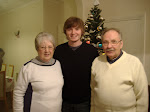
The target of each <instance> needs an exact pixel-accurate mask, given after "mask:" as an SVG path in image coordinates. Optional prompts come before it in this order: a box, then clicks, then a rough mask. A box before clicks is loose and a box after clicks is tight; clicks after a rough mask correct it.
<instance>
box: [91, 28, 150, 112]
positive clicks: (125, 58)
mask: <svg viewBox="0 0 150 112" xmlns="http://www.w3.org/2000/svg"><path fill="white" fill-rule="evenodd" d="M102 45H103V50H104V52H105V55H102V56H99V57H97V58H96V59H95V60H94V61H93V64H92V78H91V88H92V100H91V101H92V103H91V104H92V106H91V109H92V110H94V112H148V83H147V77H146V74H145V71H144V68H143V65H142V63H141V62H140V61H139V59H138V58H137V57H135V56H133V55H130V54H128V53H126V52H125V51H123V50H121V49H122V47H123V41H122V39H121V33H120V31H119V30H118V29H116V28H109V29H105V31H104V32H103V34H102Z"/></svg>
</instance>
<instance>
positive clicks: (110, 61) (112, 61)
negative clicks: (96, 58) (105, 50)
mask: <svg viewBox="0 0 150 112" xmlns="http://www.w3.org/2000/svg"><path fill="white" fill-rule="evenodd" d="M122 54H123V52H122V50H121V52H120V55H119V56H118V57H117V58H115V59H113V60H110V59H109V58H108V56H107V61H108V62H109V63H110V64H112V63H114V62H115V61H117V60H118V59H119V58H120V57H121V56H122Z"/></svg>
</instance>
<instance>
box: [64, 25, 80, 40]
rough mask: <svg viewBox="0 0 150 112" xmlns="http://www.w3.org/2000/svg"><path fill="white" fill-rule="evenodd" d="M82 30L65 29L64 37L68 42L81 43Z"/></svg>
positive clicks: (77, 28)
mask: <svg viewBox="0 0 150 112" xmlns="http://www.w3.org/2000/svg"><path fill="white" fill-rule="evenodd" d="M81 35H82V30H81V28H79V27H71V28H68V29H66V36H67V39H68V41H70V42H78V41H81V40H80V39H81Z"/></svg>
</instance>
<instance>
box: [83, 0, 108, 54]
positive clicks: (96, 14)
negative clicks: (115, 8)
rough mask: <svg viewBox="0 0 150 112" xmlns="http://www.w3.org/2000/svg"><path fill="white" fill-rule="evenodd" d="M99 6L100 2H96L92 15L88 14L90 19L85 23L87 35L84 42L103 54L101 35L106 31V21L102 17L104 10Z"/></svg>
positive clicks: (96, 0) (91, 11)
mask: <svg viewBox="0 0 150 112" xmlns="http://www.w3.org/2000/svg"><path fill="white" fill-rule="evenodd" d="M98 6H99V1H98V0H95V2H94V7H93V8H91V10H90V14H88V18H87V20H86V21H85V34H84V36H83V38H82V41H85V42H86V43H88V44H92V45H94V46H95V47H97V48H98V51H99V53H102V52H103V50H102V40H101V34H102V31H103V30H104V21H105V19H103V17H102V16H101V15H100V13H101V11H102V10H101V9H99V8H98Z"/></svg>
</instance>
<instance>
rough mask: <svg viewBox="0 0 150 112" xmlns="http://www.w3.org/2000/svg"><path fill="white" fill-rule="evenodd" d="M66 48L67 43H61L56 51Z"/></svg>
mask: <svg viewBox="0 0 150 112" xmlns="http://www.w3.org/2000/svg"><path fill="white" fill-rule="evenodd" d="M67 46H68V42H66V43H63V44H60V45H58V46H57V47H56V50H57V49H62V48H64V47H67Z"/></svg>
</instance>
